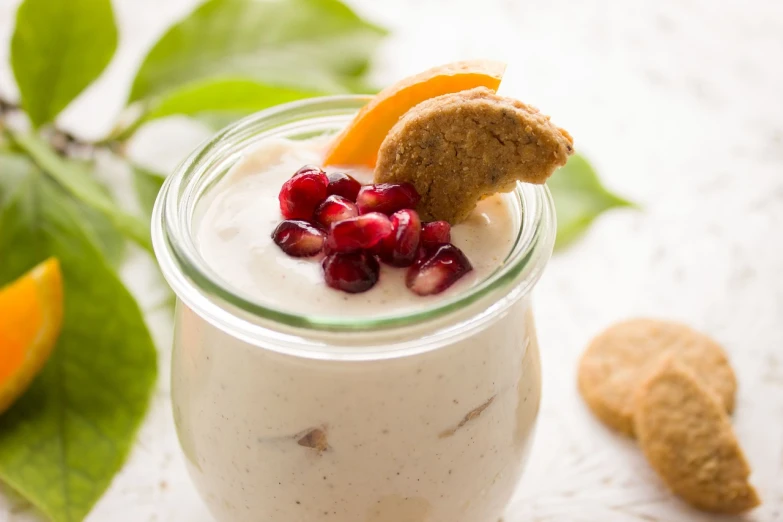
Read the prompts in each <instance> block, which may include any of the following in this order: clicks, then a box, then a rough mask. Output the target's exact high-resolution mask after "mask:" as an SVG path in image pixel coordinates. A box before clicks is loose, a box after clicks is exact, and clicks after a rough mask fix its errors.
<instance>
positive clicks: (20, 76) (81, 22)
mask: <svg viewBox="0 0 783 522" xmlns="http://www.w3.org/2000/svg"><path fill="white" fill-rule="evenodd" d="M116 48H117V27H116V26H115V25H114V15H113V13H112V8H111V2H110V1H109V0H67V1H66V0H59V1H55V2H52V0H25V1H24V2H23V3H22V5H21V6H19V11H18V12H17V14H16V28H15V30H14V34H13V36H12V38H11V67H12V68H13V71H14V76H15V77H16V82H17V83H18V84H19V91H20V92H21V95H22V107H23V108H24V109H25V111H27V114H28V115H29V116H30V120H31V121H32V122H33V125H35V126H36V127H37V126H39V125H42V124H44V123H47V122H50V121H52V120H54V118H55V117H56V116H57V115H58V114H59V113H60V111H62V110H63V109H64V108H65V107H66V106H67V105H68V104H69V103H70V102H71V101H72V100H73V99H74V98H75V97H76V96H78V95H79V93H80V92H82V91H83V90H84V88H85V87H87V86H88V85H89V84H90V83H92V82H93V80H95V79H96V78H97V77H98V76H99V75H100V74H101V72H102V71H103V69H104V68H105V67H106V65H107V64H108V63H109V61H110V60H111V57H112V55H113V54H114V50H115V49H116Z"/></svg>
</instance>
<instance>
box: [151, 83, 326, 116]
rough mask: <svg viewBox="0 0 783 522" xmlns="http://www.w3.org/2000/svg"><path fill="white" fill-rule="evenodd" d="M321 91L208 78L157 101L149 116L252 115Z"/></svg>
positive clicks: (315, 94)
mask: <svg viewBox="0 0 783 522" xmlns="http://www.w3.org/2000/svg"><path fill="white" fill-rule="evenodd" d="M320 94H322V93H320V92H317V91H303V90H300V89H290V88H287V87H276V86H272V85H266V84H263V83H259V82H257V81H255V80H246V79H224V80H207V81H204V82H200V83H197V84H192V85H186V86H185V87H183V88H181V89H179V90H176V91H173V92H171V93H169V94H168V95H166V96H164V97H163V98H162V99H160V101H158V102H157V103H155V104H154V105H153V106H152V107H151V110H150V111H149V112H148V113H147V114H146V116H145V119H147V120H152V119H155V118H165V117H166V116H172V115H175V114H182V115H185V116H194V115H198V114H202V113H205V112H232V113H236V114H242V115H245V114H249V113H251V112H255V111H259V110H261V109H266V108H268V107H273V106H275V105H279V104H281V103H287V102H290V101H294V100H301V99H302V98H310V97H312V96H319V95H320Z"/></svg>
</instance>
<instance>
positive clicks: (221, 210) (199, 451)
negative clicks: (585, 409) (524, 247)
mask: <svg viewBox="0 0 783 522" xmlns="http://www.w3.org/2000/svg"><path fill="white" fill-rule="evenodd" d="M322 150H323V141H321V140H312V141H289V140H285V139H274V140H268V141H265V142H262V144H261V145H260V146H259V147H258V148H256V149H255V150H253V151H252V152H251V153H248V154H246V155H245V156H244V158H243V160H242V161H241V162H239V163H238V164H236V165H235V166H234V167H233V169H232V170H231V172H229V173H228V174H227V175H225V176H224V177H223V179H222V180H221V181H220V182H219V183H218V184H217V185H216V186H214V187H213V188H211V189H210V191H209V194H208V195H207V196H205V197H204V198H203V201H202V202H201V203H200V206H199V208H198V210H197V212H196V217H197V218H196V219H195V220H194V223H195V227H194V231H193V234H194V240H195V243H196V246H197V248H198V250H199V252H200V254H201V256H202V257H203V260H204V262H205V263H206V265H207V267H208V268H209V269H210V270H211V272H212V273H214V274H216V276H217V277H219V278H220V279H221V280H222V282H223V283H225V285H226V286H227V287H228V288H231V289H233V290H234V291H236V292H237V294H241V295H242V296H244V297H246V298H250V299H253V300H254V301H256V302H258V303H259V304H261V305H262V306H266V307H270V308H272V309H276V310H281V311H285V312H287V313H293V314H299V315H301V316H308V315H333V316H341V317H343V318H347V319H351V318H356V319H357V321H361V320H372V318H373V317H376V316H378V315H390V314H392V315H394V314H398V315H405V314H410V313H413V312H424V311H426V310H428V309H431V308H433V307H435V306H437V305H438V303H441V302H443V301H444V300H449V299H453V298H454V297H456V296H459V295H460V294H463V293H465V292H469V291H470V289H471V288H472V287H474V286H475V285H478V284H480V283H481V282H482V281H484V280H485V279H486V278H487V277H490V275H491V274H492V273H493V272H495V271H496V270H498V268H499V267H501V266H502V265H503V263H504V262H505V260H506V258H507V256H508V254H509V252H510V251H511V250H512V247H513V244H514V241H515V237H516V233H517V231H518V228H519V226H520V225H519V223H518V219H517V218H515V217H514V214H513V212H512V211H511V205H512V203H511V196H509V195H497V196H494V197H491V198H488V199H486V200H484V201H483V202H481V203H480V205H479V206H478V207H477V208H476V210H475V211H474V212H473V214H472V216H471V217H470V218H469V219H468V220H467V221H466V222H465V223H462V224H459V225H457V226H455V227H454V228H453V229H452V242H453V243H454V244H455V245H456V246H458V247H459V248H460V249H461V250H462V251H463V252H465V254H466V255H467V256H468V258H469V259H470V260H471V262H472V264H473V266H474V270H473V271H472V272H471V273H470V274H469V275H468V276H466V277H464V278H463V279H461V280H460V281H459V282H457V283H456V284H455V285H453V286H452V287H451V288H449V289H448V290H447V291H446V292H444V293H442V294H439V295H436V296H429V297H419V296H416V295H414V294H413V293H411V292H410V291H409V290H408V289H407V288H406V286H405V284H404V281H403V278H404V273H405V270H404V269H395V268H390V267H386V266H384V267H382V272H381V277H380V280H379V282H378V283H377V284H376V286H375V287H373V288H372V289H371V290H370V291H368V292H365V293H362V294H346V293H342V292H339V291H336V290H333V289H331V288H329V287H327V286H326V284H325V283H324V282H323V276H322V274H321V272H320V271H321V265H320V262H319V261H318V260H316V259H308V258H300V259H296V258H291V257H288V256H287V255H285V254H284V253H283V252H282V251H280V249H279V248H278V247H277V246H276V245H275V244H274V243H273V242H272V240H271V237H270V236H271V232H272V230H273V229H274V227H275V226H276V225H277V223H278V222H279V221H280V219H281V217H280V213H279V209H278V206H277V194H278V191H279V189H280V186H281V185H282V183H283V182H284V181H285V180H286V179H288V178H289V177H290V176H291V174H292V173H293V172H295V171H296V170H297V169H298V168H299V167H301V166H302V165H304V164H307V163H312V164H319V163H320V160H321V158H322ZM349 173H350V174H351V175H353V176H354V177H356V178H357V179H359V180H360V181H364V182H367V181H369V173H366V172H360V171H350V172H349ZM550 248H551V247H550ZM475 306H480V307H483V308H486V306H487V305H486V304H480V303H479V304H478V305H475ZM467 312H468V311H466V313H467ZM474 312H475V313H476V314H480V313H481V310H478V311H474ZM471 313H473V312H471ZM468 315H470V314H468ZM460 317H461V319H450V320H449V319H447V320H446V321H447V323H448V321H452V322H459V321H463V320H464V319H465V317H466V316H465V314H463V315H462V316H460ZM465 324H466V325H468V324H469V321H467V322H465ZM446 326H448V324H447V325H446ZM451 326H454V325H451ZM442 327H443V324H440V325H436V326H432V327H431V328H429V329H427V327H422V328H419V327H418V326H417V327H416V328H413V327H411V328H406V327H403V328H402V329H397V330H393V331H390V332H386V331H381V330H378V331H377V332H376V331H372V330H371V331H363V332H361V333H360V334H356V335H354V333H353V332H344V333H341V334H335V333H333V332H322V333H319V332H318V331H317V330H309V331H307V332H306V334H303V335H306V337H307V339H308V341H309V342H311V343H315V344H319V343H320V344H321V345H322V346H323V353H322V354H319V355H318V356H315V357H307V356H299V355H293V354H288V353H281V351H280V350H276V349H272V347H271V346H268V345H267V344H266V343H267V342H268V341H265V340H260V341H255V340H252V339H247V338H246V337H242V336H238V335H234V334H233V333H232V332H230V331H227V330H226V329H225V328H222V327H220V326H219V325H216V324H214V322H212V321H209V320H206V319H205V318H204V317H202V315H200V314H199V313H198V311H196V310H195V309H194V308H191V307H189V306H187V305H186V304H184V303H180V306H178V308H177V329H176V335H175V346H174V349H175V351H174V358H173V379H172V386H173V389H172V394H173V402H174V413H175V421H176V424H177V428H178V433H179V437H180V441H181V444H182V447H183V450H184V452H185V455H186V457H187V459H188V463H189V468H190V471H191V474H192V476H193V479H194V482H195V483H196V485H197V487H198V489H199V491H200V492H201V494H202V496H203V497H204V499H205V500H206V502H207V504H208V505H209V507H210V509H211V510H212V512H213V513H214V515H215V516H216V518H217V519H218V520H219V521H220V522H256V521H259V520H264V521H267V520H268V521H279V522H334V521H338V522H497V520H498V519H499V518H500V517H501V516H502V514H503V511H504V509H505V507H506V505H507V504H508V502H509V499H510V498H511V496H512V493H513V491H514V489H515V487H516V485H517V482H518V480H519V478H520V475H521V473H522V469H523V465H524V463H525V460H526V455H527V452H528V449H529V447H530V443H531V439H532V433H533V428H534V425H535V419H536V416H537V413H538V407H539V400H540V391H541V381H540V379H541V376H540V364H539V352H538V345H537V342H536V336H535V330H534V326H533V320H532V313H531V309H530V300H529V296H527V295H524V296H522V297H521V298H516V299H515V300H514V301H513V302H512V303H511V304H510V305H509V306H506V307H504V308H502V309H501V310H499V311H498V312H497V313H493V314H492V315H490V316H487V317H484V318H483V319H482V321H481V322H480V324H472V323H471V324H470V326H465V327H464V329H463V330H460V331H459V332H457V333H456V334H454V333H451V334H449V335H441V336H438V335H437V332H438V331H439V330H438V329H439V328H442ZM430 339H431V340H430ZM405 343H408V344H411V343H412V344H414V345H415V344H416V343H425V344H427V343H428V344H427V346H426V347H425V348H421V347H419V348H417V349H412V350H409V351H406V350H402V352H403V353H402V354H401V355H388V356H381V357H377V358H376V357H364V358H352V357H351V356H331V355H330V347H331V346H333V345H340V346H342V347H343V348H344V350H343V352H341V353H343V354H344V353H345V349H347V350H349V351H350V350H353V351H355V353H358V354H360V353H362V351H363V350H365V349H370V348H371V349H372V350H373V352H377V351H378V350H379V346H380V347H381V349H382V348H383V346H384V344H388V345H389V346H392V345H395V346H397V345H398V344H399V345H400V346H402V345H406V344H405ZM406 346H407V345H406ZM346 347H347V348H346Z"/></svg>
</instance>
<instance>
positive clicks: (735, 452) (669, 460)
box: [634, 356, 760, 513]
mask: <svg viewBox="0 0 783 522" xmlns="http://www.w3.org/2000/svg"><path fill="white" fill-rule="evenodd" d="M634 402H635V404H636V406H635V410H636V412H635V416H634V426H635V431H636V436H637V437H638V439H639V446H641V448H642V451H644V455H645V457H647V460H648V461H649V462H650V465H651V466H652V467H653V469H654V470H655V471H656V473H658V475H660V477H661V478H662V479H663V481H664V482H665V483H666V485H667V486H668V487H669V488H670V489H671V490H672V491H673V492H674V493H675V494H676V495H678V496H679V497H680V498H682V499H683V500H685V501H686V502H688V503H689V504H691V505H692V506H694V507H696V508H698V509H702V510H705V511H713V512H716V513H741V512H743V511H747V510H749V509H752V508H754V507H756V506H758V505H759V503H760V500H759V497H758V495H757V494H756V490H755V489H753V486H751V485H750V483H748V475H750V467H749V466H748V463H747V461H746V460H745V455H743V453H742V449H741V448H740V447H739V445H738V443H737V439H736V437H735V436H734V432H733V431H732V428H731V423H730V422H729V418H728V416H727V415H726V411H725V408H724V407H723V404H721V402H720V400H719V399H718V397H717V396H716V395H715V394H714V393H713V392H712V391H710V390H708V389H707V388H705V387H704V386H703V385H702V384H701V381H699V380H698V379H697V378H696V376H695V375H694V374H693V372H692V371H691V370H690V369H689V368H688V367H686V366H684V365H683V364H681V363H678V362H677V361H676V359H675V358H674V357H672V356H669V357H667V358H665V359H664V360H663V361H662V362H660V363H659V364H658V366H657V368H656V369H655V370H654V371H653V373H652V374H651V375H650V376H649V378H648V379H647V380H646V381H645V382H644V383H642V384H641V385H640V386H639V389H638V390H637V392H636V394H635V400H634Z"/></svg>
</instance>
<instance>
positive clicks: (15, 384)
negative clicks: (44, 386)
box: [0, 258, 63, 413]
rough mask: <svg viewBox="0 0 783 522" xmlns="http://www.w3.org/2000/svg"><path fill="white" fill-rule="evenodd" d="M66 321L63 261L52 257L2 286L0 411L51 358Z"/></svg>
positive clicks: (0, 309)
mask: <svg viewBox="0 0 783 522" xmlns="http://www.w3.org/2000/svg"><path fill="white" fill-rule="evenodd" d="M62 322H63V284H62V274H61V273H60V263H59V262H58V261H57V260H56V259H54V258H50V259H48V260H46V261H44V262H43V263H41V264H40V265H38V266H36V267H35V268H33V269H32V270H30V271H29V272H27V273H26V274H25V275H23V276H22V277H20V278H19V279H17V280H16V281H14V282H12V283H10V284H9V285H8V286H6V287H4V288H0V413H2V412H4V411H5V410H7V409H8V407H10V406H11V404H13V402H14V401H15V400H16V399H17V398H18V397H19V396H20V395H22V393H24V392H25V390H26V389H27V387H28V386H29V385H30V383H31V382H32V381H33V378H34V377H35V376H36V375H38V372H39V371H41V368H43V365H44V363H46V361H47V360H48V359H49V355H50V354H51V353H52V348H54V345H55V343H56V342H57V337H58V336H59V335H60V328H61V327H62Z"/></svg>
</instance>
